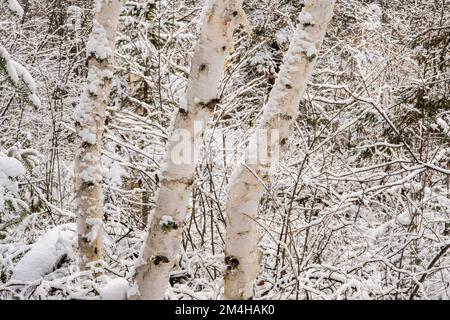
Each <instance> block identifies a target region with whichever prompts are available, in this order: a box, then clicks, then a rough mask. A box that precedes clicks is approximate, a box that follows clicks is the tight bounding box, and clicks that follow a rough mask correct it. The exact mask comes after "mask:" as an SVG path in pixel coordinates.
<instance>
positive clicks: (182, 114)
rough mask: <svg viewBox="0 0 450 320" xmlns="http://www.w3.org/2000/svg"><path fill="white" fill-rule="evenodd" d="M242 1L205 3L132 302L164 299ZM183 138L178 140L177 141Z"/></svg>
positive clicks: (163, 167)
mask: <svg viewBox="0 0 450 320" xmlns="http://www.w3.org/2000/svg"><path fill="white" fill-rule="evenodd" d="M242 2H243V0H207V1H206V3H205V6H204V8H203V12H202V16H201V21H200V26H201V30H200V36H199V40H198V43H197V45H196V48H195V52H194V56H193V59H192V63H191V69H190V75H189V79H188V84H187V90H186V93H185V97H184V102H182V103H181V106H180V109H179V111H178V112H177V114H176V115H175V118H174V122H173V124H172V133H171V137H170V138H169V141H168V143H167V151H166V155H165V158H164V161H163V166H162V168H161V173H160V191H159V195H158V199H157V203H156V208H155V211H154V212H153V214H152V215H151V216H150V221H149V225H150V226H149V231H148V234H147V237H146V240H145V243H144V247H143V250H142V253H141V257H140V261H139V263H138V266H137V268H136V282H137V286H138V291H139V292H138V293H136V295H134V296H132V298H140V299H163V298H164V294H165V291H166V288H167V283H168V280H169V272H170V270H171V268H172V266H173V265H174V263H175V258H176V255H177V253H178V250H179V247H180V243H181V236H182V231H183V225H184V221H185V217H186V213H187V210H188V201H189V196H190V194H191V190H192V184H193V182H194V170H195V165H196V162H197V158H198V155H199V152H200V148H201V145H202V143H201V136H202V134H203V132H204V129H205V127H206V124H207V122H208V119H209V117H210V115H211V113H212V112H213V111H214V107H215V105H216V104H217V103H218V100H217V93H218V92H217V91H218V87H219V84H220V81H221V79H222V75H223V70H224V64H225V59H226V56H227V54H228V52H229V51H230V50H231V49H232V47H233V38H232V35H233V30H234V28H235V27H236V26H237V25H238V24H239V23H240V22H242V21H244V20H243V19H244V17H245V15H244V12H243V10H242ZM180 139H181V141H180Z"/></svg>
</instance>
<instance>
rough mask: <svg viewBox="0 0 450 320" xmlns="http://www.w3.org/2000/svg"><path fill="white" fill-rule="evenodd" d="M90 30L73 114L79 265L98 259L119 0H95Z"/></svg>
mask: <svg viewBox="0 0 450 320" xmlns="http://www.w3.org/2000/svg"><path fill="white" fill-rule="evenodd" d="M95 4H96V6H95V17H94V21H93V24H94V26H93V29H92V32H91V35H90V38H89V41H88V43H87V44H86V51H87V54H88V56H89V71H88V78H87V84H86V86H85V88H84V91H83V93H82V95H81V98H80V99H81V100H80V103H79V105H78V107H77V109H76V111H75V113H74V118H75V124H76V128H77V133H78V140H79V141H78V149H77V153H76V157H75V172H74V173H75V198H76V213H77V227H78V245H79V254H80V267H81V268H82V269H84V268H85V267H86V263H89V262H92V261H95V260H98V259H100V258H101V249H102V229H103V221H102V218H103V190H102V165H101V148H102V138H103V130H104V129H103V126H104V124H105V112H106V105H107V102H108V96H109V93H110V90H111V80H112V76H113V71H114V56H113V54H114V47H115V36H116V32H117V25H118V22H119V15H120V9H121V1H120V0H96V1H95Z"/></svg>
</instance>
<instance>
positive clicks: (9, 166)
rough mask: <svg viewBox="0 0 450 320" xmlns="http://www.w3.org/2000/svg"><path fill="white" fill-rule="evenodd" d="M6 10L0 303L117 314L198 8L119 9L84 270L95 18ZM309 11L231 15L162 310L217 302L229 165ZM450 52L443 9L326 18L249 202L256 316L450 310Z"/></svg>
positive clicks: (339, 8) (442, 0) (250, 3)
mask: <svg viewBox="0 0 450 320" xmlns="http://www.w3.org/2000/svg"><path fill="white" fill-rule="evenodd" d="M18 2H19V3H20V5H21V7H19V6H18V4H17V3H16V1H14V0H2V1H0V8H1V9H0V299H99V298H102V299H112V298H117V299H125V298H126V297H127V291H128V292H129V290H130V289H129V288H130V287H133V285H134V271H135V267H136V261H137V260H138V258H139V255H140V252H141V250H142V246H143V241H144V237H145V234H146V230H147V229H148V226H147V221H148V218H149V215H150V218H151V215H152V212H153V209H154V207H155V197H157V195H158V189H159V185H160V183H161V181H160V180H161V179H160V176H158V173H159V171H160V169H161V164H162V162H163V157H164V152H165V144H166V141H167V138H168V135H169V134H170V125H171V121H172V117H173V115H174V111H176V110H177V109H178V108H179V106H180V104H182V103H183V102H182V101H181V99H182V97H183V94H184V92H185V90H186V83H187V81H188V77H189V72H190V65H191V60H192V56H193V53H194V50H195V44H196V42H197V39H198V37H199V28H197V25H198V23H199V21H200V19H201V12H202V6H203V5H204V1H200V0H161V1H157V0H146V1H123V6H122V8H121V15H120V19H119V30H118V32H117V35H116V48H115V52H114V57H115V67H114V75H113V77H112V87H111V92H110V93H109V98H108V104H107V108H106V120H105V126H104V135H103V140H102V156H101V163H102V166H103V172H102V176H103V192H104V207H103V209H104V215H103V223H104V234H103V255H102V259H101V260H98V261H96V262H95V263H93V264H91V265H90V266H89V267H88V268H81V269H80V266H79V261H78V260H79V256H78V254H77V250H78V249H77V246H78V244H77V231H76V224H75V221H76V214H75V211H74V202H75V199H74V198H75V197H76V193H75V192H74V159H75V154H76V152H77V150H76V149H77V148H78V144H77V133H76V128H75V121H74V112H75V110H76V108H77V105H78V104H79V103H80V96H82V92H83V88H84V86H85V84H86V79H87V74H88V66H89V65H88V62H87V50H86V47H87V43H88V41H89V35H90V33H91V30H92V27H93V16H94V11H95V9H94V7H95V5H96V3H95V2H96V1H85V0H19V1H18ZM303 6H304V1H302V0H280V1H271V0H246V1H244V3H243V11H245V13H246V15H247V21H248V25H249V28H250V30H247V28H246V27H245V26H237V28H236V29H235V31H234V36H233V39H234V50H230V52H229V54H228V57H227V61H226V64H225V65H224V66H223V68H224V71H223V72H224V74H223V77H222V80H221V82H220V87H219V90H218V101H217V104H216V105H215V107H214V109H213V112H212V115H211V117H210V118H209V122H208V127H207V129H206V131H205V133H204V135H203V137H202V141H201V143H202V150H203V151H202V157H201V159H200V161H199V163H198V165H197V166H196V167H195V179H194V181H193V184H192V187H193V188H192V191H191V192H190V193H191V198H190V200H189V204H188V212H187V215H186V220H185V223H184V229H182V243H181V249H180V251H179V252H178V253H177V257H176V260H175V262H174V266H173V268H172V269H171V272H170V279H169V286H168V288H167V291H166V293H165V297H166V298H167V299H222V298H223V286H224V284H223V274H224V270H225V269H226V268H229V267H230V263H231V264H232V263H233V262H230V261H227V259H225V256H224V250H225V222H226V201H227V190H228V185H229V184H230V179H231V175H232V172H233V169H234V168H235V166H236V163H237V161H238V155H237V153H236V150H237V149H238V148H239V147H241V146H243V145H245V144H246V143H247V142H248V139H249V137H250V136H251V134H252V133H253V132H254V130H255V128H256V125H257V124H258V122H259V121H260V119H261V115H262V110H263V109H262V107H263V106H264V104H265V103H266V102H267V100H268V97H269V93H270V91H271V89H272V87H273V85H274V82H275V79H276V77H277V74H278V72H279V71H280V65H281V64H282V62H283V56H284V55H285V53H286V52H287V50H288V47H289V43H290V39H291V37H292V36H293V35H294V29H295V26H296V25H297V23H298V18H299V13H300V12H301V8H302V7H303ZM8 8H9V10H8ZM449 50H450V2H449V1H448V0H391V1H387V0H386V1H385V0H338V1H337V2H336V6H335V9H334V16H333V18H332V20H331V22H330V24H329V26H328V29H327V33H326V36H325V39H324V42H323V44H322V47H321V49H320V52H319V53H318V58H317V62H316V65H315V68H314V73H313V75H312V77H311V79H310V80H309V83H308V86H307V89H306V92H305V94H304V96H303V100H302V101H301V103H300V105H299V106H298V108H299V117H298V119H296V120H295V122H294V125H293V131H292V134H291V135H290V136H289V139H288V141H287V142H285V143H287V146H288V147H287V149H286V152H285V153H284V154H283V156H282V158H281V159H280V162H279V164H278V165H277V166H276V168H275V171H274V173H273V174H272V175H271V177H270V183H268V184H267V185H265V190H264V191H265V193H264V197H263V198H262V200H261V201H260V202H259V209H258V217H257V229H258V248H259V249H260V250H261V252H262V255H261V261H260V265H261V269H260V272H259V273H258V277H257V279H256V281H255V282H254V284H252V286H253V289H252V290H253V295H254V296H253V298H254V299H444V300H447V299H450V255H449V253H448V252H449V251H450V250H448V249H449V246H450V161H449V159H450V100H449V93H450V59H449V57H450V51H449ZM12 70H13V71H12ZM14 72H15V77H14ZM174 201H176V200H175V199H174ZM166 223H167V224H165V225H164V226H170V225H171V224H170V223H173V222H171V221H166ZM163 258H164V257H163ZM228 260H229V259H228ZM163 263H164V261H162V262H161V264H163Z"/></svg>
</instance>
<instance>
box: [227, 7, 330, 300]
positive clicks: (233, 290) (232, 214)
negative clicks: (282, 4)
mask: <svg viewBox="0 0 450 320" xmlns="http://www.w3.org/2000/svg"><path fill="white" fill-rule="evenodd" d="M334 3H335V1H334V0H309V1H307V3H306V5H305V7H304V8H303V10H302V12H301V14H300V18H299V20H300V21H299V24H298V26H297V29H296V31H295V34H294V36H293V38H292V40H291V44H290V47H289V50H288V52H287V54H286V56H285V57H284V60H283V65H282V68H281V70H280V73H279V75H278V78H277V80H276V83H275V85H274V87H273V89H272V91H271V94H270V97H269V100H268V102H267V104H266V105H265V107H264V110H263V116H262V119H261V122H260V124H259V125H258V127H257V129H256V131H255V133H254V134H253V135H252V137H251V139H250V143H249V146H248V147H247V150H246V154H245V158H246V159H248V158H250V157H253V158H254V154H257V155H261V154H265V157H264V159H261V158H259V157H258V158H257V159H256V161H252V162H251V163H250V162H249V163H246V162H245V161H243V162H241V163H240V164H239V165H238V166H237V167H236V169H235V171H234V172H233V175H232V178H231V180H230V186H229V194H228V200H227V205H226V212H227V219H226V222H227V223H226V233H227V235H226V250H225V264H226V271H225V275H224V280H225V299H250V298H251V297H252V296H253V284H254V281H255V279H256V276H257V275H258V272H259V268H260V260H261V254H260V251H259V250H258V249H257V241H258V235H257V224H256V219H257V213H258V205H259V202H260V200H261V197H262V196H263V193H264V186H263V185H262V183H263V182H264V183H266V182H267V181H268V179H269V174H270V170H271V168H272V165H273V163H272V162H273V160H276V159H274V157H276V156H277V154H276V153H275V152H274V150H273V147H274V146H270V145H269V147H271V148H272V149H271V150H268V151H266V150H261V149H263V148H266V147H268V145H267V144H264V143H261V135H263V134H266V135H267V134H271V138H272V139H273V137H276V138H277V143H276V144H277V146H279V147H281V149H280V150H281V151H282V150H283V148H284V147H285V146H286V145H287V143H286V142H287V139H288V137H289V135H290V134H291V133H292V125H293V123H294V121H295V120H296V118H297V115H298V105H299V103H300V100H301V98H302V96H303V94H304V92H305V89H306V85H307V83H308V81H309V78H310V77H311V74H312V72H313V68H314V64H315V61H316V59H317V54H318V52H319V49H320V46H321V43H322V41H323V38H324V36H325V32H326V30H327V26H328V23H329V21H330V20H331V17H332V15H333V8H334ZM277 146H275V147H277ZM255 152H256V153H255Z"/></svg>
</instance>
